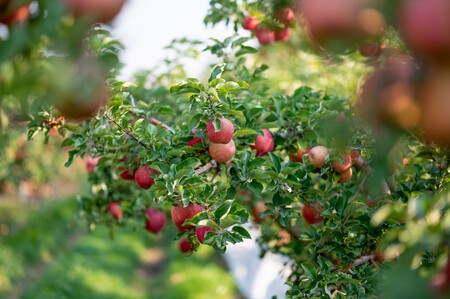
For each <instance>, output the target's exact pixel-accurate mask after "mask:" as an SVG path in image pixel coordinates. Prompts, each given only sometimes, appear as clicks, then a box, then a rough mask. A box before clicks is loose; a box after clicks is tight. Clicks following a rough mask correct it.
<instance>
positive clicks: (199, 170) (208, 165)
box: [195, 160, 217, 174]
mask: <svg viewBox="0 0 450 299" xmlns="http://www.w3.org/2000/svg"><path fill="white" fill-rule="evenodd" d="M216 167H217V162H216V160H211V161H209V162H208V163H206V164H205V165H203V166H202V167H200V168H197V169H196V170H195V174H202V173H204V172H207V171H208V170H210V169H211V168H216Z"/></svg>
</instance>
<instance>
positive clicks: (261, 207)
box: [251, 201, 267, 223]
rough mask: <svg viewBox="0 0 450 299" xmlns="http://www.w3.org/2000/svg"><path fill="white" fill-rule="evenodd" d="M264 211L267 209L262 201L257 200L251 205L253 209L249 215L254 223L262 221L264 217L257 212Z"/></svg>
mask: <svg viewBox="0 0 450 299" xmlns="http://www.w3.org/2000/svg"><path fill="white" fill-rule="evenodd" d="M265 211H267V207H266V205H265V203H264V201H258V202H257V203H256V205H254V206H253V209H252V211H251V215H252V217H253V220H254V221H255V222H256V223H262V222H264V217H260V216H259V214H260V213H262V212H265Z"/></svg>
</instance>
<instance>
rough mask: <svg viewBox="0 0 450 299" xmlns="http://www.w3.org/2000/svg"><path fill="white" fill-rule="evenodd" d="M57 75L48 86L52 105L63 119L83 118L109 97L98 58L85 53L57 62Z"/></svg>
mask: <svg viewBox="0 0 450 299" xmlns="http://www.w3.org/2000/svg"><path fill="white" fill-rule="evenodd" d="M54 66H55V70H54V71H58V72H61V74H60V77H58V78H57V81H56V82H55V84H54V85H52V86H51V88H52V89H51V90H50V92H51V96H52V97H53V98H54V99H55V101H54V105H55V108H56V109H57V110H58V111H59V112H60V113H61V114H62V115H63V116H65V117H66V118H72V119H83V118H89V117H92V116H94V115H95V113H97V111H98V110H99V109H100V108H101V107H103V106H104V105H105V104H106V102H107V100H108V96H109V93H108V88H107V86H106V85H105V76H104V70H103V67H102V66H101V64H100V63H99V62H98V60H97V57H94V56H90V55H84V56H82V57H80V58H78V59H77V60H76V61H70V60H66V61H58V62H55V64H54Z"/></svg>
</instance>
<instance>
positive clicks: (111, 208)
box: [107, 202, 122, 220]
mask: <svg viewBox="0 0 450 299" xmlns="http://www.w3.org/2000/svg"><path fill="white" fill-rule="evenodd" d="M107 211H108V212H109V213H110V214H111V215H112V216H113V217H114V219H116V220H119V219H122V208H121V207H120V205H119V203H117V202H112V203H110V204H109V205H108V208H107Z"/></svg>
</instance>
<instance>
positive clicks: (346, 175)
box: [338, 167, 353, 184]
mask: <svg viewBox="0 0 450 299" xmlns="http://www.w3.org/2000/svg"><path fill="white" fill-rule="evenodd" d="M352 174H353V170H352V168H351V167H350V168H349V169H347V171H345V172H343V173H341V177H340V178H339V181H338V183H340V184H342V183H346V182H348V181H350V179H351V178H352Z"/></svg>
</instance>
